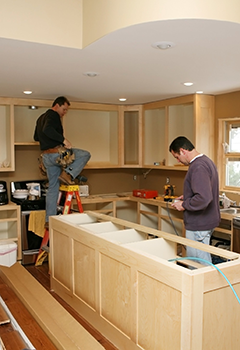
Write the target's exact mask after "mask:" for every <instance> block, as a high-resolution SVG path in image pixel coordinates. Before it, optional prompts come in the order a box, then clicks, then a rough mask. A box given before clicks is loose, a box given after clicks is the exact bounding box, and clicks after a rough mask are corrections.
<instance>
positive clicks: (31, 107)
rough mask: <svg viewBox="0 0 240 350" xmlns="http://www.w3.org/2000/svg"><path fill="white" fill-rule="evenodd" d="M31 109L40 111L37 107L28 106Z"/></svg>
mask: <svg viewBox="0 0 240 350" xmlns="http://www.w3.org/2000/svg"><path fill="white" fill-rule="evenodd" d="M28 108H29V109H38V107H37V106H28Z"/></svg>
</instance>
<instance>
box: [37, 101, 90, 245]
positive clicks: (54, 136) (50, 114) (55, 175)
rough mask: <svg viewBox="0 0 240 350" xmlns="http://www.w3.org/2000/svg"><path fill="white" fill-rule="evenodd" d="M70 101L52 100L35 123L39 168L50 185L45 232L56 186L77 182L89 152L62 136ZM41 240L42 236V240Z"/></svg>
mask: <svg viewBox="0 0 240 350" xmlns="http://www.w3.org/2000/svg"><path fill="white" fill-rule="evenodd" d="M69 106H70V102H69V101H68V99H67V98H66V97H64V96H60V97H58V98H56V99H55V101H54V102H53V104H52V108H50V109H48V110H47V111H46V112H45V113H44V114H42V115H41V116H40V117H39V118H38V119H37V122H36V127H35V131H34V140H35V141H39V143H40V149H41V151H42V154H41V164H40V169H41V170H45V171H46V175H47V177H48V181H49V186H48V190H47V194H46V218H45V229H46V230H45V235H46V236H47V233H46V231H48V226H49V216H51V215H57V202H58V196H59V185H60V183H63V184H64V185H68V186H72V185H76V181H75V179H77V180H78V181H80V182H81V181H82V180H83V177H81V176H79V174H80V173H81V171H82V169H83V168H84V166H85V165H86V164H87V162H88V161H89V159H90V157H91V155H90V153H89V152H88V151H85V150H82V149H78V148H72V144H71V142H70V141H68V140H67V139H66V138H65V137H64V133H63V126H62V118H63V117H64V115H65V114H66V113H67V111H68V107H69ZM43 240H44V239H43Z"/></svg>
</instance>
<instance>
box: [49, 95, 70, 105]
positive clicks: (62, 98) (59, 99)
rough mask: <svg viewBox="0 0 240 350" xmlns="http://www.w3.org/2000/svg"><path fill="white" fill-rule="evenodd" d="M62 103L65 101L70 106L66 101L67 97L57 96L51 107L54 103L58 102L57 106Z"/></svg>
mask: <svg viewBox="0 0 240 350" xmlns="http://www.w3.org/2000/svg"><path fill="white" fill-rule="evenodd" d="M64 103H67V104H68V106H70V102H69V101H68V99H67V98H66V97H64V96H59V97H57V98H56V100H54V102H53V104H52V107H54V106H55V105H56V104H58V105H59V106H62V105H64Z"/></svg>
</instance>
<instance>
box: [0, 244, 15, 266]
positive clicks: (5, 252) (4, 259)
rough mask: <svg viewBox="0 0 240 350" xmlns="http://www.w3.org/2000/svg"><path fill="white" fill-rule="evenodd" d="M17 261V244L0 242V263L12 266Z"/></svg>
mask: <svg viewBox="0 0 240 350" xmlns="http://www.w3.org/2000/svg"><path fill="white" fill-rule="evenodd" d="M16 262H17V244H16V243H15V242H8V243H7V242H0V265H3V266H8V267H10V266H12V265H13V264H15V263H16Z"/></svg>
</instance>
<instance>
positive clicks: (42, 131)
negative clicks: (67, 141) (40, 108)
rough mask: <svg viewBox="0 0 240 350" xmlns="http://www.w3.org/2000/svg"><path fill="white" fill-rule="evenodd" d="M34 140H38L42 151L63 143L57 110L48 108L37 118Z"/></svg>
mask: <svg viewBox="0 0 240 350" xmlns="http://www.w3.org/2000/svg"><path fill="white" fill-rule="evenodd" d="M34 140H35V141H39V143H40V148H41V150H42V151H44V150H47V149H49V148H54V147H56V146H59V145H61V144H63V141H64V136H63V127H62V123H61V118H60V115H59V114H58V113H57V112H55V111H53V110H52V109H48V110H47V112H46V113H44V114H42V115H41V116H40V117H39V118H38V119H37V123H36V127H35V132H34Z"/></svg>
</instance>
